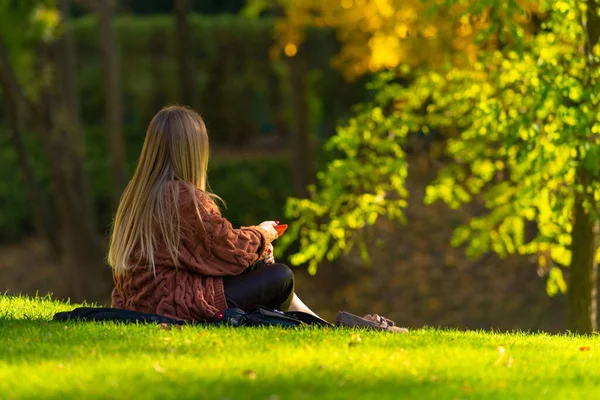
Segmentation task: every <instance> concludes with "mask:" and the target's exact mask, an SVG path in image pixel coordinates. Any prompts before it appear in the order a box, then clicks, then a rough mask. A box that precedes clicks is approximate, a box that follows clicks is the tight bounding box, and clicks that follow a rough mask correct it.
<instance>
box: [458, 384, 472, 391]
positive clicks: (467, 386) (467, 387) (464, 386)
mask: <svg viewBox="0 0 600 400" xmlns="http://www.w3.org/2000/svg"><path fill="white" fill-rule="evenodd" d="M460 390H462V391H463V392H465V393H473V387H472V386H471V385H469V384H468V383H465V384H464V385H462V386H461V387H460Z"/></svg>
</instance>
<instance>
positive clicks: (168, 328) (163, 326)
mask: <svg viewBox="0 0 600 400" xmlns="http://www.w3.org/2000/svg"><path fill="white" fill-rule="evenodd" d="M158 329H160V330H165V331H170V330H171V327H170V326H169V324H167V323H166V322H161V323H160V325H159V326H158Z"/></svg>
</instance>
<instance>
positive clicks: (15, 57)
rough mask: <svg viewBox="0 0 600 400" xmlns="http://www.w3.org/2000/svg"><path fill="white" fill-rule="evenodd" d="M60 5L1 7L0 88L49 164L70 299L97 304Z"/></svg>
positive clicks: (98, 266) (95, 253) (94, 254)
mask: <svg viewBox="0 0 600 400" xmlns="http://www.w3.org/2000/svg"><path fill="white" fill-rule="evenodd" d="M59 5H60V11H59V8H57V4H56V3H55V2H52V1H44V2H35V3H34V2H18V4H17V5H16V6H15V7H13V6H12V5H11V4H8V5H6V2H4V3H0V88H1V89H2V98H3V99H4V101H5V102H6V103H7V104H9V105H10V107H9V110H8V112H10V113H12V114H11V116H10V119H11V120H12V121H17V122H16V123H14V122H13V123H12V125H13V131H14V127H17V128H19V129H21V128H24V129H23V130H25V129H27V130H31V131H33V132H35V133H36V135H37V136H36V138H37V139H38V140H39V142H40V144H41V148H42V151H43V154H44V156H45V158H46V161H47V163H48V167H49V171H50V179H51V185H52V192H53V198H54V201H55V204H56V206H57V211H58V218H57V219H58V225H59V226H54V227H53V234H54V235H55V236H57V237H59V238H60V252H61V255H62V257H63V260H64V262H65V266H66V270H65V271H64V272H65V277H64V279H65V281H66V282H68V284H67V286H68V287H69V288H70V293H71V295H72V297H73V298H76V299H80V300H81V299H83V298H86V297H87V298H94V299H96V300H98V299H100V296H101V295H102V293H103V292H104V293H105V289H106V288H104V287H103V286H102V285H103V284H104V283H106V282H107V280H106V279H103V278H104V275H103V274H102V271H107V269H104V268H103V262H102V251H101V246H100V241H99V238H98V235H97V230H96V221H95V212H94V210H93V207H92V201H91V196H90V193H89V182H88V179H87V176H86V173H85V168H84V140H83V134H82V131H81V124H80V123H79V118H78V99H77V95H76V92H77V91H76V90H75V87H74V85H73V83H72V81H71V80H72V79H74V75H75V74H74V71H73V68H74V57H75V55H74V46H73V43H72V37H71V35H70V32H69V26H68V24H67V23H65V20H66V19H67V18H68V3H66V0H61V2H60V3H59ZM61 11H62V12H61ZM16 27H18V28H16ZM23 28H24V29H23ZM23 31H24V32H25V34H22V32H23ZM15 33H16V34H15ZM13 133H14V132H13ZM25 176H26V174H25ZM99 278H100V279H99Z"/></svg>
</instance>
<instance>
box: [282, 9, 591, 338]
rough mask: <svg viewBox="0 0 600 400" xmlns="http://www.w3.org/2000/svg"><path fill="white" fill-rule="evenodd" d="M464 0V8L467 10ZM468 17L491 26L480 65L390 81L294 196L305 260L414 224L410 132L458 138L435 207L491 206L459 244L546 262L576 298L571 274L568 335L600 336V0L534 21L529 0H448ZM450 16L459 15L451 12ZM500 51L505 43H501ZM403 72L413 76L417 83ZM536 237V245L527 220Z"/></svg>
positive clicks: (295, 233)
mask: <svg viewBox="0 0 600 400" xmlns="http://www.w3.org/2000/svg"><path fill="white" fill-rule="evenodd" d="M458 3H460V4H458ZM457 4H458V6H460V7H461V12H460V14H459V18H460V19H461V20H463V19H468V20H473V19H478V20H481V19H482V18H483V20H484V21H486V24H487V25H486V26H485V27H484V29H481V30H479V32H478V34H477V35H476V39H477V42H476V44H477V46H479V47H480V48H483V49H485V48H487V49H489V50H487V51H478V52H476V60H475V62H462V63H460V62H459V63H457V62H455V63H443V64H439V65H437V66H436V65H434V66H432V67H426V68H425V67H421V68H416V69H410V68H408V67H407V66H406V65H403V66H402V67H401V68H399V69H398V71H394V72H386V73H382V74H380V75H379V77H378V78H377V79H376V81H375V82H374V84H373V88H374V89H376V90H377V96H376V99H375V100H374V101H373V102H372V103H370V104H366V105H364V106H363V107H362V108H361V110H360V111H359V112H358V113H357V115H356V116H355V117H354V118H353V119H352V120H351V121H350V122H349V123H348V124H347V125H345V126H343V127H341V128H340V129H339V131H338V134H337V135H336V136H335V137H334V138H332V139H331V141H330V142H329V144H328V148H329V149H330V150H332V151H334V152H335V153H336V154H337V157H336V159H335V160H333V161H332V162H331V163H330V164H329V165H328V166H327V168H326V169H325V170H324V171H323V172H321V173H320V174H319V186H318V189H317V188H315V187H313V188H311V196H310V197H309V198H308V199H291V200H290V201H289V204H288V212H289V215H288V216H289V217H294V218H297V219H298V223H296V224H294V228H295V229H293V230H291V232H290V233H291V235H289V236H288V237H287V241H288V242H289V241H290V240H291V239H293V238H295V237H299V239H300V244H301V250H300V252H299V253H298V254H296V255H294V257H293V258H292V261H293V262H294V263H295V264H299V263H304V262H309V266H310V268H311V270H312V271H315V269H316V266H317V264H318V262H320V261H321V260H322V259H323V258H325V257H327V258H335V257H337V256H338V255H339V254H340V253H341V252H344V251H348V250H349V249H350V248H351V247H352V245H353V244H354V243H359V244H360V243H361V241H360V236H358V235H357V231H359V230H361V229H362V228H364V227H366V226H368V225H372V224H374V223H375V222H376V221H377V219H378V218H379V217H380V216H386V217H388V218H392V219H396V220H399V221H403V218H404V217H403V213H402V209H403V207H404V206H405V205H406V196H407V193H406V189H405V187H404V179H405V177H406V174H407V164H406V161H405V159H404V153H403V150H402V146H403V145H404V144H405V139H406V137H407V135H409V134H411V133H414V132H418V131H424V132H427V131H428V130H429V129H438V130H443V129H445V130H451V131H454V132H456V134H455V136H454V137H451V138H450V139H449V141H448V143H447V155H448V156H449V157H450V159H451V162H450V164H449V165H448V166H447V167H445V168H443V169H442V170H441V171H440V173H439V175H438V177H437V178H436V180H435V181H434V182H433V183H432V184H431V185H430V186H429V187H428V189H427V194H426V198H425V201H426V202H428V203H431V202H434V201H437V200H442V201H444V202H446V203H448V204H449V205H450V206H451V207H460V206H461V205H463V204H465V203H468V202H470V201H472V200H473V199H474V198H475V197H476V196H478V197H482V198H483V199H485V205H486V207H487V209H488V212H487V213H486V214H485V215H483V216H481V217H477V218H473V219H472V220H471V221H470V222H469V223H468V224H466V225H465V226H461V227H459V228H458V229H456V230H455V234H454V239H453V244H454V245H462V244H465V245H466V246H467V253H468V254H469V255H471V256H473V257H477V256H479V255H481V254H483V253H485V252H490V251H492V252H495V253H498V254H499V255H501V256H505V255H507V254H536V255H538V256H539V263H540V265H541V266H542V267H545V268H548V269H549V271H550V273H549V277H550V278H549V280H548V290H549V292H550V293H556V292H564V291H565V290H566V285H565V283H564V281H563V277H562V270H563V268H564V267H568V269H567V270H568V271H569V287H568V291H569V308H570V316H569V322H568V327H569V329H570V330H572V331H574V332H582V333H585V332H591V331H593V330H595V329H596V314H597V311H596V296H597V294H596V286H597V282H596V269H597V266H596V259H597V257H598V254H597V240H598V229H597V227H598V223H597V220H598V213H597V208H598V204H597V201H598V200H599V199H600V186H599V180H598V172H599V169H598V161H600V160H599V158H598V155H599V150H600V147H599V146H598V145H599V144H600V136H599V135H598V132H600V113H599V109H598V107H599V102H600V100H599V96H600V95H599V94H598V93H600V83H599V82H600V81H599V79H598V78H599V77H600V72H599V69H598V63H599V61H600V44H599V37H600V20H599V17H598V4H597V2H596V1H595V0H587V1H575V0H571V1H567V0H563V1H549V0H541V1H538V2H536V3H535V4H533V5H531V6H530V9H534V10H536V13H537V14H536V17H537V18H540V21H541V23H540V24H539V26H534V27H533V29H531V25H530V24H529V23H528V21H529V20H530V18H531V15H528V14H527V13H526V12H525V11H524V9H523V8H522V7H521V6H520V5H519V4H518V3H517V2H515V1H508V2H488V1H486V2H474V1H461V2H458V1H457V2H454V1H446V2H444V4H442V5H441V7H440V8H439V9H438V11H436V12H437V13H442V15H443V13H448V12H450V11H451V10H453V8H455V7H457ZM449 10H450V11H449ZM494 48H495V49H494ZM398 78H404V79H408V80H409V81H410V82H411V83H410V85H408V86H406V85H404V84H402V83H401V82H400V81H399V79H398ZM530 223H533V224H535V226H536V232H535V234H534V235H532V237H526V234H525V233H526V225H527V224H530Z"/></svg>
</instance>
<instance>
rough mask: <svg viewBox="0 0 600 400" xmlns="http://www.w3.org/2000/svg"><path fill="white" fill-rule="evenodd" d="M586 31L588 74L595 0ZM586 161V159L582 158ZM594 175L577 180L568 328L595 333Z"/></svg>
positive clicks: (598, 22)
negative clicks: (587, 205)
mask: <svg viewBox="0 0 600 400" xmlns="http://www.w3.org/2000/svg"><path fill="white" fill-rule="evenodd" d="M583 23H584V25H583V28H584V31H585V32H586V35H587V37H586V43H585V47H586V51H587V55H588V59H589V64H588V68H589V70H588V71H587V72H588V77H591V76H592V71H593V70H594V69H595V68H598V66H597V65H595V63H593V62H592V60H593V57H592V49H593V48H594V46H595V45H596V44H597V43H598V41H599V40H600V18H599V17H598V8H597V4H596V1H595V0H587V12H586V21H585V22H583ZM580 163H583V160H580ZM593 179H594V177H593V176H592V174H591V172H590V171H588V170H587V169H586V168H585V167H584V166H583V165H581V164H580V165H579V166H578V168H577V174H576V183H577V184H578V185H581V186H582V187H583V193H579V194H577V195H576V198H575V207H574V210H573V214H574V219H575V223H574V225H573V229H572V231H571V246H572V248H571V249H572V255H571V265H570V267H571V277H570V281H569V324H568V328H569V330H571V331H572V332H576V333H591V332H593V331H595V330H596V327H597V325H596V319H597V315H598V314H597V313H598V310H597V303H598V298H597V296H598V294H597V290H598V281H597V275H598V264H597V262H596V249H597V247H598V222H597V219H596V215H593V214H594V213H592V212H590V211H589V210H586V208H585V207H584V204H583V202H584V200H587V201H588V202H589V203H590V207H597V204H596V203H595V202H594V201H593V198H590V196H589V195H588V194H587V189H588V188H590V187H591V184H592V181H593Z"/></svg>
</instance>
